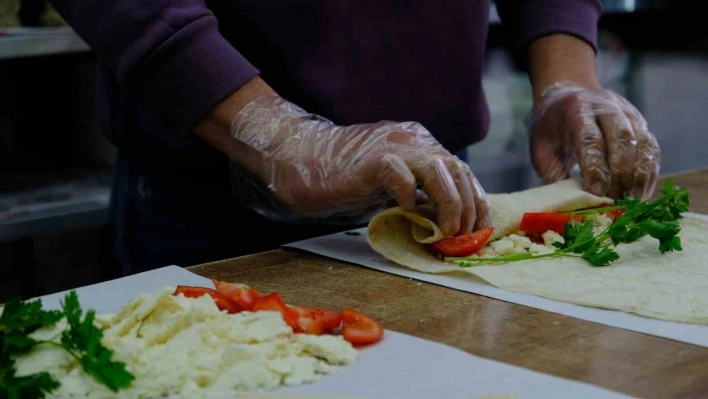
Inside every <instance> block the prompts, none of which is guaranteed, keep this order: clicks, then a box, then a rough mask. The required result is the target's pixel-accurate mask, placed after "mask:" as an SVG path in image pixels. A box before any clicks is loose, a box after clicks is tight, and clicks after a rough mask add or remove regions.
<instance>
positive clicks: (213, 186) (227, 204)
mask: <svg viewBox="0 0 708 399" xmlns="http://www.w3.org/2000/svg"><path fill="white" fill-rule="evenodd" d="M111 210H112V221H113V224H114V228H115V233H116V242H115V253H116V256H117V257H118V259H119V261H120V262H121V264H122V267H123V273H124V274H125V275H129V274H133V273H139V272H143V271H147V270H151V269H155V268H158V267H162V266H168V265H178V266H184V267H186V266H191V265H196V264H201V263H207V262H213V261H218V260H222V259H228V258H232V257H236V256H241V255H246V254H252V253H256V252H261V251H267V250H272V249H276V248H278V246H280V245H282V244H286V243H290V242H293V241H298V240H303V239H306V238H311V237H315V236H319V235H325V234H331V233H335V232H339V231H343V230H348V229H352V228H358V227H361V225H358V226H354V225H336V226H313V225H303V224H285V223H278V222H274V221H271V220H269V219H266V218H265V217H262V216H260V215H258V214H256V213H255V212H251V211H248V210H246V209H243V208H242V207H241V206H240V205H239V204H238V201H236V199H235V198H234V193H233V192H232V190H231V182H230V180H229V179H224V180H223V181H220V182H218V181H217V182H208V181H206V182H205V181H204V180H203V179H202V180H200V179H198V178H194V176H185V175H184V174H180V173H172V174H170V173H165V174H162V173H160V172H157V171H154V170H152V169H151V168H149V167H142V166H141V165H140V164H139V163H138V164H133V163H131V162H129V161H128V160H127V159H126V157H125V156H123V155H120V156H119V158H118V161H117V164H116V170H115V181H114V186H113V192H112V198H111Z"/></svg>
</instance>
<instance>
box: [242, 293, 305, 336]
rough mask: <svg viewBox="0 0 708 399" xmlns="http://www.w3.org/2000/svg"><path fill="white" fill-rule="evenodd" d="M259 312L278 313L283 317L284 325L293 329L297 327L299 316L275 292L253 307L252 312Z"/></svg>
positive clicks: (261, 299)
mask: <svg viewBox="0 0 708 399" xmlns="http://www.w3.org/2000/svg"><path fill="white" fill-rule="evenodd" d="M259 310H268V311H276V312H280V314H281V315H283V320H285V324H287V325H289V326H290V327H293V328H295V327H296V326H297V325H298V321H299V318H300V315H299V314H298V313H297V312H296V311H295V310H293V309H291V308H290V307H288V306H287V305H286V304H285V302H283V300H282V299H281V298H280V295H279V294H278V293H277V292H273V293H270V294H268V295H266V296H264V297H261V298H260V299H259V300H258V301H257V302H256V304H255V305H254V306H253V311H254V312H257V311H259Z"/></svg>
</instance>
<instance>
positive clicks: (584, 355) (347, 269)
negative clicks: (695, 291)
mask: <svg viewBox="0 0 708 399" xmlns="http://www.w3.org/2000/svg"><path fill="white" fill-rule="evenodd" d="M672 177H673V178H674V179H675V182H676V183H677V184H678V185H679V186H681V187H684V188H686V189H688V191H689V193H690V199H691V205H690V211H692V212H698V213H707V214H708V169H703V170H698V171H690V172H684V173H680V174H675V175H673V176H672ZM662 183H663V180H662V181H661V182H660V183H659V184H662ZM658 187H660V186H658ZM657 191H658V189H657ZM189 270H190V271H192V272H194V273H197V274H200V275H202V276H205V277H208V278H212V277H213V278H218V279H222V280H226V281H232V282H244V283H248V284H249V285H251V286H252V287H254V288H256V289H258V290H260V291H264V292H269V291H278V292H280V294H281V295H282V297H283V299H284V300H285V301H286V302H288V303H293V304H296V305H302V306H320V307H327V308H332V309H335V310H339V309H341V308H342V307H343V306H352V307H354V308H356V309H358V310H360V311H362V312H365V313H369V314H371V315H372V316H374V317H375V318H377V319H378V320H379V321H380V322H381V323H382V324H383V326H384V327H385V328H386V329H390V330H395V331H399V332H402V333H406V334H410V335H414V336H418V337H421V338H425V339H428V340H432V341H438V342H441V343H444V344H447V345H450V346H454V347H457V348H459V349H462V350H465V351H467V352H469V353H472V354H475V355H478V356H481V357H486V358H489V359H494V360H498V361H502V362H505V363H508V364H513V365H517V366H521V367H525V368H528V369H532V370H537V371H540V372H544V373H548V374H553V375H557V376H560V377H565V378H569V379H574V380H578V381H584V382H587V383H590V384H594V385H597V386H602V387H605V388H609V389H613V390H616V391H620V392H623V393H626V394H629V395H632V396H640V397H646V398H668V397H681V398H688V397H696V398H698V397H708V349H706V348H701V347H698V346H695V345H690V344H684V343H679V342H676V341H671V340H668V339H664V338H658V337H654V336H649V335H644V334H640V333H635V332H631V331H627V330H623V329H619V328H614V327H608V326H604V325H601V324H596V323H593V322H589V321H585V320H580V319H575V318H571V317H567V316H562V315H559V314H555V313H550V312H546V311H543V310H538V309H534V308H530V307H526V306H521V305H516V304H511V303H507V302H504V301H500V300H496V299H491V298H487V297H484V296H480V295H476V294H471V293H467V292H462V291H457V290H454V289H451V288H446V287H441V286H437V285H434V284H430V283H426V282H418V281H415V280H411V279H408V278H405V277H399V276H395V275H392V274H387V273H383V272H379V271H375V270H371V269H367V268H364V267H361V266H356V265H351V264H348V263H345V262H341V261H337V260H332V259H328V258H324V257H320V256H317V255H312V254H309V253H304V252H299V251H295V250H275V251H270V252H266V253H261V254H256V255H249V256H244V257H239V258H234V259H229V260H224V261H220V262H214V263H209V264H204V265H197V266H193V267H190V268H189ZM470 372H471V373H473V372H474V370H470ZM571 396H572V395H571Z"/></svg>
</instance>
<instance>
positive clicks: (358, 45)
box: [51, 0, 601, 151]
mask: <svg viewBox="0 0 708 399" xmlns="http://www.w3.org/2000/svg"><path fill="white" fill-rule="evenodd" d="M51 3H52V4H53V5H54V6H55V7H56V8H57V10H58V11H59V12H60V13H61V14H62V15H63V16H64V17H65V18H66V20H67V21H68V22H69V24H70V25H71V26H72V27H73V28H74V29H75V30H76V32H77V33H78V34H79V35H80V36H81V37H82V38H83V39H84V40H86V42H87V43H88V44H89V45H90V46H91V48H92V49H93V50H94V51H95V52H96V53H97V54H98V56H99V57H100V61H101V64H102V66H103V67H104V68H105V71H106V77H107V79H109V80H111V81H106V82H104V84H106V85H109V86H112V87H110V88H109V87H107V88H106V89H107V90H109V92H110V93H112V94H111V95H109V96H108V98H107V101H108V105H109V106H110V107H113V108H116V103H118V102H122V104H123V108H125V107H126V106H128V105H130V106H132V107H135V106H139V107H143V108H144V110H143V112H149V113H153V114H155V115H156V116H158V117H159V119H160V123H161V124H164V128H167V129H170V130H171V134H173V135H177V134H182V137H184V136H185V133H186V132H187V131H189V129H190V127H191V126H193V125H194V123H195V122H196V121H197V120H199V118H200V117H202V116H203V115H205V113H206V112H207V111H208V110H209V109H210V108H212V107H213V106H214V105H215V104H216V103H217V102H218V101H219V100H221V99H223V98H224V97H225V96H227V95H228V94H229V93H231V92H232V91H234V90H236V89H238V88H239V86H241V85H242V84H243V83H244V82H245V81H246V80H248V79H249V78H251V77H253V76H254V75H256V74H259V73H260V74H261V76H262V77H263V79H264V80H265V81H266V82H268V83H269V84H270V85H271V86H272V87H273V88H274V89H275V90H276V91H277V92H279V93H280V94H281V95H282V96H284V97H285V98H287V99H288V100H290V101H293V102H295V103H297V104H298V105H300V106H302V107H304V108H305V109H306V110H308V111H310V112H315V113H318V114H321V115H323V116H325V117H327V118H330V119H332V120H333V121H334V122H335V123H340V124H353V123H360V122H373V121H378V120H381V119H389V120H415V121H418V122H420V123H422V124H423V125H424V126H426V127H427V128H428V129H429V130H431V132H433V134H434V135H435V136H436V137H437V138H438V139H439V140H440V141H441V142H442V143H443V144H444V145H446V146H447V147H448V148H449V149H450V150H452V151H456V150H459V149H461V148H462V147H464V146H467V145H469V144H472V143H474V142H476V141H478V140H481V139H482V138H483V137H484V135H485V133H486V131H487V128H488V125H489V121H488V119H489V117H488V111H487V106H486V102H485V99H484V93H483V90H482V85H481V75H482V67H483V58H484V50H485V42H486V34H487V26H488V14H489V1H488V0H444V1H430V0H377V1H369V2H352V1H345V0H339V1H337V0H330V1H315V0H281V1H264V0H227V1H218V2H217V1H211V2H210V1H207V2H206V3H205V2H204V1H203V0H131V1H123V0H52V1H51ZM496 3H497V7H498V11H499V14H500V17H501V18H502V22H503V23H504V24H505V25H506V26H508V28H509V29H511V30H512V31H513V33H514V35H515V38H516V41H517V45H518V46H520V47H521V46H524V45H525V44H527V43H529V42H530V41H531V40H533V39H535V38H537V37H539V36H542V35H546V34H549V33H554V32H565V33H569V34H572V35H576V36H578V37H580V38H582V39H585V40H586V41H588V42H589V43H590V44H591V45H592V46H593V47H594V46H595V40H596V25H597V22H598V18H599V16H600V13H601V2H600V0H497V1H496ZM118 97H120V98H121V100H118ZM131 103H132V105H131ZM135 104H138V105H135ZM134 114H135V113H134V112H133V113H132V115H130V114H129V115H126V114H121V113H120V111H119V110H116V109H113V111H112V112H111V117H112V120H111V122H112V123H113V125H125V124H126V123H125V119H127V118H134V117H135V115H134ZM116 118H118V119H123V121H116V120H115V119H116ZM135 123H136V124H138V125H140V124H141V122H140V121H136V122H135ZM128 125H133V123H128ZM113 129H115V126H113ZM118 133H121V132H118ZM122 133H125V132H122Z"/></svg>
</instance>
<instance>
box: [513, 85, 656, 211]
mask: <svg viewBox="0 0 708 399" xmlns="http://www.w3.org/2000/svg"><path fill="white" fill-rule="evenodd" d="M526 122H527V127H528V129H529V131H530V135H531V157H532V161H533V165H534V167H535V169H536V171H537V172H538V173H539V175H540V176H541V178H542V179H543V180H544V181H545V182H547V183H551V182H554V181H557V180H560V179H564V178H567V177H569V176H570V175H569V174H570V169H571V168H572V167H573V166H574V165H575V164H579V166H580V172H581V176H582V182H583V189H585V190H586V191H588V192H591V193H593V194H595V195H601V196H602V195H607V196H609V197H612V198H617V197H620V196H622V195H624V194H628V195H630V196H633V197H635V198H641V199H647V198H648V197H650V196H651V194H652V193H653V191H654V188H655V186H656V181H657V178H658V175H659V162H660V158H661V151H660V149H659V145H658V144H657V142H656V138H655V137H654V135H652V134H651V133H650V132H649V130H648V128H647V122H646V120H644V117H642V115H641V114H640V113H639V111H638V110H637V109H636V108H635V107H634V106H633V105H632V104H630V103H629V102H628V101H627V100H626V99H624V98H623V97H622V96H620V95H618V94H617V93H615V92H613V91H611V90H590V89H586V88H582V87H577V86H573V85H572V84H568V83H558V84H556V85H553V86H551V87H549V88H548V89H547V90H546V91H545V92H544V94H543V96H542V99H541V100H540V101H539V104H537V105H535V106H534V110H533V111H532V112H531V114H530V115H529V118H528V119H527V121H526Z"/></svg>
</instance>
